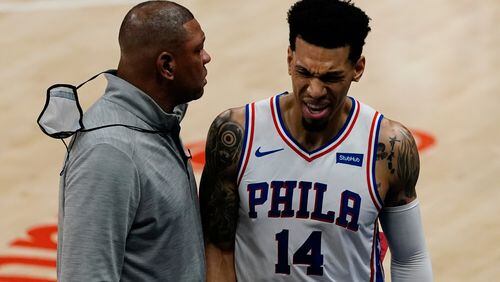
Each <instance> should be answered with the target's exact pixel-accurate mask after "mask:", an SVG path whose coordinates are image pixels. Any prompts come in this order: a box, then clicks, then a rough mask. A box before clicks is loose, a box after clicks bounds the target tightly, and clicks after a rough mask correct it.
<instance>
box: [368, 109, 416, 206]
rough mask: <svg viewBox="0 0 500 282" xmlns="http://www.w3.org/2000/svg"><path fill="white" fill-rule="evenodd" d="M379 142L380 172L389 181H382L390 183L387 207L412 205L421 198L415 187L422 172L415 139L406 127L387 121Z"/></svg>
mask: <svg viewBox="0 0 500 282" xmlns="http://www.w3.org/2000/svg"><path fill="white" fill-rule="evenodd" d="M379 140H380V142H379V144H378V146H377V162H378V164H377V169H379V168H380V169H382V170H383V171H384V172H385V173H384V174H383V175H385V176H386V179H387V181H382V182H385V183H387V184H386V186H387V188H386V193H385V195H386V196H385V200H384V205H385V206H387V207H390V206H400V205H404V204H407V203H410V202H411V201H413V200H414V199H416V198H417V193H416V189H415V186H416V184H417V179H418V175H419V171H420V161H419V156H418V150H417V145H416V143H415V140H414V139H413V136H412V135H411V133H410V131H409V130H408V129H407V128H406V127H404V126H403V125H401V124H400V123H398V122H395V121H391V120H387V119H384V121H383V122H382V129H381V133H380V139H379ZM377 186H378V185H377ZM381 186H383V185H381ZM379 189H380V187H379ZM379 192H380V190H379Z"/></svg>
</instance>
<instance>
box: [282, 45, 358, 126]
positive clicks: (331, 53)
mask: <svg viewBox="0 0 500 282" xmlns="http://www.w3.org/2000/svg"><path fill="white" fill-rule="evenodd" d="M362 61H363V62H362V66H361V68H360V66H357V64H356V65H353V64H352V63H351V62H350V61H349V47H339V48H334V49H328V48H323V47H318V46H315V45H313V44H310V43H308V42H306V41H304V40H303V39H301V38H300V37H297V39H296V44H295V51H292V50H291V49H290V48H289V49H288V72H289V74H290V76H291V78H292V86H293V93H294V95H295V99H296V103H297V106H299V107H300V112H301V113H302V120H303V122H304V123H305V124H306V125H307V124H309V125H311V126H310V128H318V129H319V130H321V129H323V128H324V127H326V126H327V125H328V122H329V121H330V120H331V119H332V118H333V117H334V115H335V113H336V112H337V111H338V110H339V109H340V108H341V107H342V106H343V105H344V100H345V98H346V96H347V92H348V91H349V87H350V85H351V82H352V81H357V80H359V78H360V77H361V74H362V72H363V69H364V59H363V60H362ZM306 129H307V127H306Z"/></svg>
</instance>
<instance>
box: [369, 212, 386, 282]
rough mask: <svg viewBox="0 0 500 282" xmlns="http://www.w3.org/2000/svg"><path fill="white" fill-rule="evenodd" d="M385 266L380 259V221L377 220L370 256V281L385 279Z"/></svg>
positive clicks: (379, 281) (380, 281)
mask: <svg viewBox="0 0 500 282" xmlns="http://www.w3.org/2000/svg"><path fill="white" fill-rule="evenodd" d="M384 276H385V275H384V267H383V265H382V260H381V259H380V234H379V231H378V222H377V221H376V222H375V228H374V230H373V241H372V254H371V258H370V282H383V281H384Z"/></svg>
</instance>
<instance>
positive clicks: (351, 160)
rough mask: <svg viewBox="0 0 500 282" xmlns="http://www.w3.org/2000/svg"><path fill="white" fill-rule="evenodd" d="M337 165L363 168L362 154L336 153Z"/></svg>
mask: <svg viewBox="0 0 500 282" xmlns="http://www.w3.org/2000/svg"><path fill="white" fill-rule="evenodd" d="M337 163H342V164H348V165H355V166H363V154H353V153H337Z"/></svg>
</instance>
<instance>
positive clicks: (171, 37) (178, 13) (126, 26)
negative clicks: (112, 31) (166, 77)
mask: <svg viewBox="0 0 500 282" xmlns="http://www.w3.org/2000/svg"><path fill="white" fill-rule="evenodd" d="M192 19H194V16H193V14H192V13H191V12H190V11H189V10H188V9H186V8H185V7H183V6H181V5H179V4H177V3H174V2H170V1H147V2H144V3H141V4H138V5H136V6H135V7H133V8H132V9H131V10H130V11H129V12H128V13H127V15H126V16H125V18H124V19H123V22H122V25H121V27H120V34H119V36H118V41H119V43H120V49H121V52H122V56H127V55H128V54H131V53H136V54H137V53H142V52H148V53H149V52H153V53H155V52H158V51H159V50H160V49H163V50H165V49H167V50H168V49H170V51H174V50H175V48H176V47H178V46H179V45H181V44H182V43H183V42H184V41H185V38H186V30H185V29H184V27H183V25H184V24H185V23H187V22H188V21H190V20H192ZM150 54H151V53H150Z"/></svg>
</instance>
